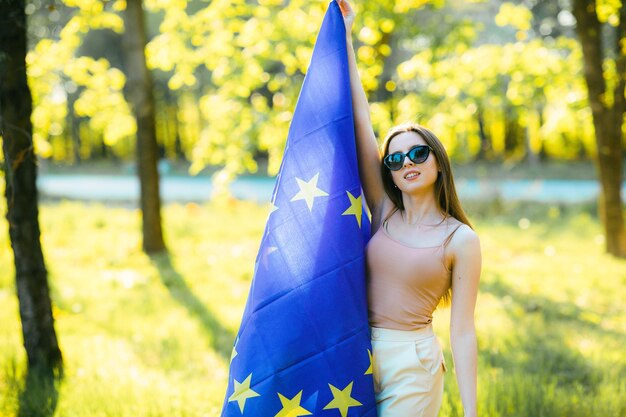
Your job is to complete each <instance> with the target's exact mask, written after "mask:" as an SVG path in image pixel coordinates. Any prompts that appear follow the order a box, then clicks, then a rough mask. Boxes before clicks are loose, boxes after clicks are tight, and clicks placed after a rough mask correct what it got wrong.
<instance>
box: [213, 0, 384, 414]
mask: <svg viewBox="0 0 626 417" xmlns="http://www.w3.org/2000/svg"><path fill="white" fill-rule="evenodd" d="M272 204H273V206H272V211H271V214H270V217H269V219H268V221H267V225H266V228H265V233H264V235H263V239H262V242H261V247H260V249H259V253H258V256H257V261H256V266H255V273H254V277H253V280H252V286H251V289H250V294H249V296H248V302H247V305H246V309H245V311H244V315H243V319H242V323H241V327H240V329H239V333H238V335H237V338H236V341H235V346H234V349H233V354H232V357H231V364H230V377H229V381H228V388H227V391H226V399H225V401H224V407H223V409H222V417H235V416H237V417H239V416H254V417H261V416H279V417H298V416H308V415H313V416H328V417H333V416H334V417H338V416H341V417H346V416H368V417H375V416H376V404H375V400H374V385H373V380H372V369H373V367H372V353H371V349H372V348H371V345H370V337H369V327H368V320H367V306H366V296H365V259H364V247H365V244H366V242H367V239H368V238H369V234H370V233H369V221H368V218H367V215H366V214H365V213H364V208H363V200H362V198H361V184H360V180H359V174H358V167H357V160H356V149H355V139H354V123H353V116H352V98H351V93H350V78H349V71H348V61H347V51H346V41H345V26H344V23H343V18H342V15H341V12H340V10H339V6H338V5H337V3H336V2H335V1H333V2H332V3H330V6H329V9H328V11H327V12H326V15H325V17H324V21H323V23H322V27H321V29H320V33H319V35H318V38H317V41H316V45H315V48H314V50H313V57H312V59H311V63H310V65H309V69H308V72H307V74H306V77H305V79H304V84H303V86H302V90H301V92H300V97H299V99H298V103H297V104H296V109H295V113H294V116H293V120H292V122H291V126H290V129H289V135H288V137H287V145H286V148H285V153H284V157H283V161H282V166H281V168H280V172H279V174H278V178H277V181H276V186H275V189H274V194H273V197H272Z"/></svg>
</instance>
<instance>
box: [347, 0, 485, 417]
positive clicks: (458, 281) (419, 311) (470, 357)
mask: <svg viewBox="0 0 626 417" xmlns="http://www.w3.org/2000/svg"><path fill="white" fill-rule="evenodd" d="M338 4H339V7H340V8H341V11H342V14H343V17H344V22H345V25H346V35H347V45H348V60H349V65H350V82H351V88H352V100H353V108H354V123H355V131H356V139H357V155H358V160H359V172H360V175H361V180H362V182H363V191H364V194H365V198H366V200H367V204H368V206H369V209H370V211H371V213H372V238H371V240H370V242H369V244H368V247H367V267H368V301H369V315H370V318H369V320H370V326H371V332H372V333H371V335H372V347H373V353H374V362H375V372H374V383H375V389H376V402H377V408H378V416H379V417H413V416H415V417H417V416H420V417H430V416H436V415H437V414H438V412H439V408H440V406H441V400H442V395H443V373H444V371H445V364H444V362H443V354H442V351H441V347H440V345H439V343H438V340H437V338H436V337H435V335H434V333H433V330H432V323H431V322H432V314H433V311H434V310H435V308H436V307H437V305H438V304H439V303H440V301H441V300H442V299H443V300H444V301H446V300H449V301H450V302H451V318H450V320H451V322H450V340H451V346H452V351H453V357H454V364H455V370H456V376H457V381H458V385H459V391H460V394H461V400H462V402H463V408H464V412H465V416H466V417H474V416H476V367H477V366H476V356H477V354H476V352H477V348H476V333H475V328H474V307H475V304H476V296H477V291H478V281H479V276H480V266H481V253H480V243H479V240H478V236H477V235H476V233H475V232H474V231H473V230H472V228H471V226H470V223H469V221H468V219H467V217H466V216H465V214H464V212H463V209H462V208H461V205H460V203H459V199H458V197H457V194H456V190H455V187H454V181H453V177H452V171H451V168H450V161H449V159H448V156H447V154H446V151H445V149H444V147H443V145H442V144H441V142H440V141H439V139H437V137H436V136H435V135H434V134H433V133H432V132H431V131H429V130H428V129H426V128H424V127H422V126H419V125H416V124H406V125H401V126H397V127H395V128H393V129H391V131H390V132H389V133H388V135H387V137H386V138H385V140H384V143H383V148H382V158H381V156H380V153H379V151H378V146H377V142H376V138H375V136H374V133H373V129H372V126H371V122H370V115H369V105H368V103H367V99H366V97H365V93H364V91H363V87H362V85H361V81H360V79H359V74H358V71H357V67H356V58H355V54H354V50H353V47H352V37H351V29H352V24H353V22H354V16H355V15H354V11H353V9H352V7H351V6H350V4H349V3H348V2H347V1H345V0H338Z"/></svg>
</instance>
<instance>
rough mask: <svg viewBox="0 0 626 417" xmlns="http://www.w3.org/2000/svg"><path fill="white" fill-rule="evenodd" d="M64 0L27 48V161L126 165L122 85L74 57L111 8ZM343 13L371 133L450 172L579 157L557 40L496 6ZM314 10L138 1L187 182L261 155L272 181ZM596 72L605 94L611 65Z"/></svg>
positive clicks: (571, 57)
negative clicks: (419, 148)
mask: <svg viewBox="0 0 626 417" xmlns="http://www.w3.org/2000/svg"><path fill="white" fill-rule="evenodd" d="M619 3H620V2H619V1H617V0H615V1H613V0H604V1H601V2H598V13H599V14H600V16H601V18H602V19H603V20H604V21H607V22H609V23H610V24H612V25H615V24H616V20H615V19H618V14H617V11H618V6H619ZM64 4H65V6H66V7H67V10H68V13H69V15H68V17H67V23H66V24H65V25H64V26H63V29H62V30H61V31H60V33H59V36H58V38H49V39H43V40H41V41H40V42H38V43H37V44H36V45H34V46H33V48H32V50H31V52H30V53H29V57H28V61H29V77H30V83H31V88H32V90H33V99H34V104H35V110H34V115H33V121H34V126H35V136H34V138H35V143H36V147H37V150H38V152H39V153H40V154H41V155H42V156H44V157H54V158H56V159H58V160H72V158H74V157H75V156H78V157H81V158H88V157H89V156H90V155H91V154H92V153H94V152H95V151H94V149H97V148H98V147H99V146H100V144H104V145H105V147H108V148H112V149H113V151H114V153H115V154H116V155H117V156H119V157H122V158H128V157H130V154H131V153H132V152H133V148H134V147H133V146H132V139H133V137H134V134H135V130H136V126H135V123H134V120H133V119H132V117H131V115H130V112H129V108H128V105H127V104H126V102H125V100H124V98H123V95H122V88H123V85H124V83H125V78H124V76H123V74H122V73H121V72H120V71H119V70H118V69H117V68H115V67H113V66H112V65H111V63H109V62H108V61H106V60H105V59H103V58H91V57H87V56H79V47H81V45H83V41H84V40H85V38H86V37H87V35H88V34H89V33H91V32H92V31H93V30H102V29H107V30H109V31H113V32H115V33H121V32H122V31H123V23H122V19H121V18H120V16H119V13H120V11H121V10H123V9H124V7H125V2H124V0H116V1H111V2H104V3H103V2H100V1H97V0H66V1H65V2H64ZM354 6H355V7H356V9H357V22H356V24H355V33H354V39H355V49H356V52H357V56H358V60H359V71H360V73H361V77H362V81H363V85H364V87H365V90H366V93H367V94H368V96H369V99H370V102H371V110H372V121H373V124H374V128H375V131H376V133H377V134H378V136H383V135H384V134H385V132H386V131H387V129H389V128H390V127H391V126H392V125H393V124H396V123H400V122H404V121H407V120H413V121H419V122H421V123H423V124H426V125H428V126H429V127H431V128H432V129H433V130H435V131H436V132H437V133H438V134H439V136H440V137H441V138H442V139H443V140H444V142H445V143H446V144H447V146H448V148H449V150H450V153H451V155H452V157H453V159H455V160H458V161H461V162H463V161H472V160H475V159H478V158H482V159H492V160H511V161H519V160H521V159H523V158H526V157H529V156H532V155H540V156H541V157H542V158H554V159H568V160H572V159H579V158H586V157H589V156H592V155H593V154H594V152H595V149H594V145H593V144H594V140H593V125H592V120H591V112H590V110H589V107H588V103H587V99H586V88H585V86H584V81H583V78H582V68H581V62H582V59H581V51H580V47H579V45H578V43H577V42H576V41H575V40H573V39H572V38H568V37H566V36H561V37H559V38H556V39H554V38H550V37H547V38H544V37H541V36H539V34H538V33H535V32H533V25H534V24H535V23H536V22H534V21H533V19H534V18H535V17H534V16H533V14H532V12H531V10H529V9H528V8H527V7H526V6H524V5H518V4H517V3H514V2H505V3H502V4H501V5H500V8H499V10H497V12H493V11H490V10H491V9H490V3H489V2H480V1H478V2H456V1H452V0H450V1H448V2H445V1H443V0H405V1H391V0H385V1H376V2H355V4H354ZM326 7H327V1H321V0H320V1H305V0H294V1H289V2H285V1H279V0H261V1H258V2H247V1H244V0H236V1H226V0H217V1H211V2H198V1H191V0H190V1H187V0H146V1H145V9H146V13H147V19H148V22H149V27H150V28H152V33H149V39H150V41H149V43H148V45H147V48H146V54H147V60H148V65H149V67H150V68H151V69H152V70H153V71H154V74H155V79H156V81H157V86H156V94H155V95H156V98H157V134H158V140H159V142H160V144H161V145H162V146H163V148H164V149H165V154H166V156H168V157H171V158H173V157H177V156H180V155H183V156H184V157H185V158H187V159H188V160H190V161H191V162H192V166H191V172H192V173H197V172H199V171H201V170H202V169H203V168H204V167H205V166H207V165H210V166H217V167H222V168H223V172H222V174H221V175H220V177H219V178H221V179H228V178H232V177H233V175H237V174H240V173H243V172H254V171H256V170H257V169H258V167H257V162H258V160H259V158H268V171H269V173H270V174H275V173H276V172H277V170H278V167H279V165H280V160H281V158H282V152H283V149H284V144H285V139H286V137H287V130H288V127H289V122H290V121H291V117H292V112H293V110H294V107H295V103H296V100H297V95H298V92H299V90H300V87H301V84H302V81H303V78H304V75H305V73H306V69H307V66H308V64H309V60H310V57H311V53H312V47H313V44H314V42H315V38H316V35H317V30H318V29H319V26H320V23H321V20H322V17H323V14H324V11H325V9H326ZM489 13H492V14H489ZM83 52H84V51H83ZM94 54H95V55H96V56H100V55H102V53H94ZM605 72H606V74H605V75H606V78H607V82H608V85H609V86H611V85H614V84H615V83H616V80H617V79H618V75H617V74H616V71H615V65H614V62H613V61H612V60H611V59H609V60H607V62H606V65H605ZM606 99H607V100H609V99H611V98H610V97H606ZM609 104H610V103H609ZM112 120H114V121H115V123H111V121H112ZM481 127H482V130H481ZM75 136H80V140H78V139H76V138H74V142H76V143H73V142H72V137H75ZM485 146H486V148H485ZM72 147H79V148H80V149H78V150H77V151H75V152H72Z"/></svg>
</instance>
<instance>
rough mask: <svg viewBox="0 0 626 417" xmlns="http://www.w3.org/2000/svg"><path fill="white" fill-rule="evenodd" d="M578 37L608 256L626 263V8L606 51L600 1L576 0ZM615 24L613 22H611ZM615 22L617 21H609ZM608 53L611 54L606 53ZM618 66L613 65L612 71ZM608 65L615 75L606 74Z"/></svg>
mask: <svg viewBox="0 0 626 417" xmlns="http://www.w3.org/2000/svg"><path fill="white" fill-rule="evenodd" d="M573 12H574V16H575V17H576V21H577V25H576V31H577V33H578V37H579V39H580V43H581V46H582V50H583V60H584V72H585V80H586V82H587V88H588V96H589V105H590V106H591V111H592V114H593V125H594V128H595V136H596V144H597V148H598V157H597V158H598V159H597V166H598V172H599V176H600V184H601V188H602V191H601V197H600V214H601V217H602V220H603V222H604V231H605V236H606V250H607V252H608V253H610V254H612V255H615V256H619V257H626V230H625V229H624V215H623V211H622V194H621V185H622V142H623V132H622V125H623V119H624V112H625V111H626V104H625V102H626V100H625V99H624V93H625V86H626V2H624V1H622V3H621V5H620V7H619V10H615V11H614V13H613V14H612V16H613V18H612V23H613V25H615V26H614V27H615V33H614V35H615V36H614V39H612V40H613V42H612V44H611V45H609V47H608V48H607V50H606V51H605V44H604V42H603V39H602V26H603V24H602V21H601V19H600V18H599V16H598V12H597V10H596V1H595V0H575V1H574V10H573ZM608 18H609V19H611V16H608ZM609 21H611V20H609ZM605 52H607V53H605ZM605 60H606V61H608V63H610V62H612V65H610V64H609V65H606V63H607V62H605ZM604 65H606V67H608V68H609V69H610V68H611V67H612V69H613V71H610V70H609V71H604V67H603V66H604Z"/></svg>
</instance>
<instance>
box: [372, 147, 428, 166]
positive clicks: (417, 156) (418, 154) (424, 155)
mask: <svg viewBox="0 0 626 417" xmlns="http://www.w3.org/2000/svg"><path fill="white" fill-rule="evenodd" d="M432 150H433V149H432V148H431V147H430V146H427V145H419V146H416V147H414V148H411V149H410V150H409V151H408V152H407V153H402V152H396V153H392V154H389V155H387V156H385V158H384V159H383V163H384V164H385V166H386V167H387V168H389V169H390V170H392V171H398V170H399V169H401V168H402V167H403V166H404V158H406V157H407V156H408V157H409V159H410V160H411V161H413V162H414V163H416V164H421V163H422V162H424V161H425V160H427V159H428V155H429V154H430V151H432Z"/></svg>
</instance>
